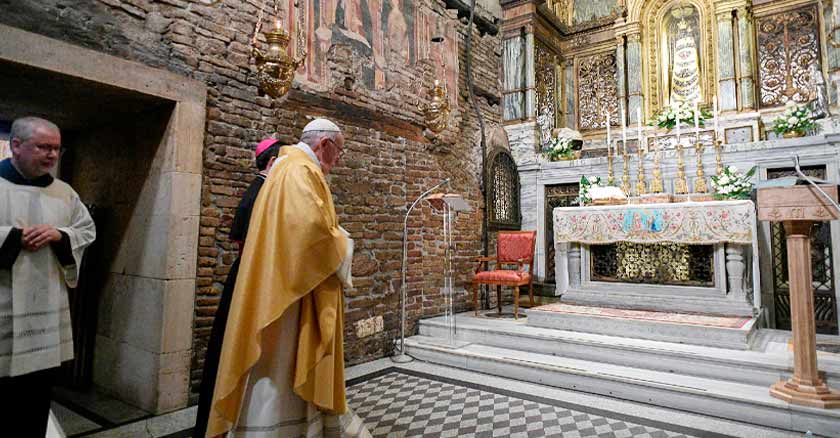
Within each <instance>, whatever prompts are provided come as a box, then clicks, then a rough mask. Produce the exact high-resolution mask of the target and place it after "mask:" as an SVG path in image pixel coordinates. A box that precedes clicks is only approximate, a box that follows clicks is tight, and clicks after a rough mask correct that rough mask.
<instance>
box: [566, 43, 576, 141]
mask: <svg viewBox="0 0 840 438" xmlns="http://www.w3.org/2000/svg"><path fill="white" fill-rule="evenodd" d="M565 67H566V68H565V73H564V76H565V77H564V79H563V82H565V83H566V92H565V93H563V94H564V95H565V96H566V127H568V128H571V129H577V119H576V117H577V115H576V114H575V62H574V60H572V59H568V60H566V65H565Z"/></svg>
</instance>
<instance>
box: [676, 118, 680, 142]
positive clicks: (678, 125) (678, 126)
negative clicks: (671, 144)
mask: <svg viewBox="0 0 840 438" xmlns="http://www.w3.org/2000/svg"><path fill="white" fill-rule="evenodd" d="M679 141H680V118H679V117H677V142H679Z"/></svg>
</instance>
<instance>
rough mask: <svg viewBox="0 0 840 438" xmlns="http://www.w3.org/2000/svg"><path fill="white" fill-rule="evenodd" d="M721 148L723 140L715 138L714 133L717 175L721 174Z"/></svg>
mask: <svg viewBox="0 0 840 438" xmlns="http://www.w3.org/2000/svg"><path fill="white" fill-rule="evenodd" d="M721 149H723V140H719V139H718V138H717V134H715V163H717V169H716V172H717V176H721V175H723V160H722V159H721Z"/></svg>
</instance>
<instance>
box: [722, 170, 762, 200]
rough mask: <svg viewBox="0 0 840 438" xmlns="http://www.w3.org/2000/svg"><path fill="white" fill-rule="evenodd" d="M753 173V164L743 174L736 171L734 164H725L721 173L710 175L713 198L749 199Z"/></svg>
mask: <svg viewBox="0 0 840 438" xmlns="http://www.w3.org/2000/svg"><path fill="white" fill-rule="evenodd" d="M754 174H755V166H753V168H752V169H750V170H749V172H747V173H746V174H744V175H741V174H739V173H738V168H737V167H735V166H726V167H725V168H724V169H723V173H722V174H721V175H719V176H718V175H715V176H712V189H714V191H715V199H749V197H750V192H752V188H753V183H752V182H751V181H750V179H751V178H752V176H753V175H754Z"/></svg>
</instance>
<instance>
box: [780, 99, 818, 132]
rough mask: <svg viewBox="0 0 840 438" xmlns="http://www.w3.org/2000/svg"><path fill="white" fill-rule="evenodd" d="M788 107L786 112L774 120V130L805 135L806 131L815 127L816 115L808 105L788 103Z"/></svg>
mask: <svg viewBox="0 0 840 438" xmlns="http://www.w3.org/2000/svg"><path fill="white" fill-rule="evenodd" d="M789 103H790V102H789ZM786 108H787V109H785V112H783V113H782V114H781V115H780V116H779V117H777V118H776V120H775V121H773V132H775V133H776V134H779V135H784V134H791V133H796V134H797V135H804V134H805V132H806V131H808V130H809V129H812V128H813V127H814V116H813V114H811V110H809V109H808V107H805V106H799V105H796V104H793V103H790V104H789V105H786Z"/></svg>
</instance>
